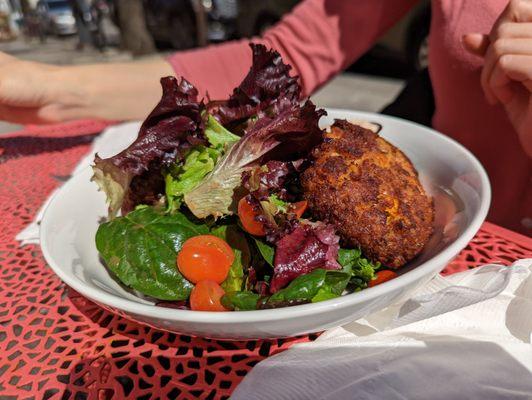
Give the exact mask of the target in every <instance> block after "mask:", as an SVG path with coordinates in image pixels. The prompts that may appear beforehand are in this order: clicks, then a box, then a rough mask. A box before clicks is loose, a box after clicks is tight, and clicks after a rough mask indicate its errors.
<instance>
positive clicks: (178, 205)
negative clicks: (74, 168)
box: [93, 45, 390, 311]
mask: <svg viewBox="0 0 532 400" xmlns="http://www.w3.org/2000/svg"><path fill="white" fill-rule="evenodd" d="M252 51H253V65H252V67H251V69H250V71H249V73H248V75H247V76H246V77H245V79H244V80H243V82H242V83H241V84H240V85H239V86H238V87H237V88H236V89H235V90H234V92H233V94H232V95H231V96H230V97H229V99H227V100H224V101H207V102H205V101H200V100H198V92H197V90H196V89H195V88H194V87H193V86H192V85H191V84H190V83H189V82H187V81H186V80H185V79H180V80H177V79H176V78H173V77H166V78H163V79H162V80H161V84H162V87H163V95H162V99H161V101H160V102H159V104H158V105H157V106H156V107H155V109H154V110H153V111H152V112H151V113H150V115H149V116H148V117H147V119H146V120H145V121H144V123H143V124H142V126H141V128H140V131H139V135H138V138H137V139H136V141H135V142H134V143H133V144H132V145H131V146H130V147H128V148H127V149H125V150H124V151H122V152H121V153H119V154H117V155H116V156H114V157H111V158H107V159H101V158H99V157H98V156H96V159H95V163H94V167H93V169H94V177H93V180H94V181H96V182H97V183H98V185H99V186H100V188H101V189H102V190H103V191H104V192H105V193H106V195H107V198H108V203H109V219H108V220H107V222H104V223H102V224H101V225H100V226H99V229H98V232H97V234H96V246H97V248H98V251H99V252H100V255H101V257H102V259H103V261H104V262H105V264H106V266H107V268H108V269H109V270H110V271H111V272H112V273H113V274H114V275H115V276H116V278H117V279H118V280H119V281H120V282H122V284H123V285H125V286H126V287H128V288H131V289H133V290H135V291H137V292H139V293H141V294H142V295H144V296H148V297H150V298H154V299H157V300H158V303H159V304H161V305H165V306H169V307H175V308H183V309H192V310H202V311H229V310H235V311H241V310H256V309H265V308H275V307H284V306H289V305H295V304H303V303H311V302H318V301H323V300H327V299H331V298H335V297H338V296H340V295H342V294H343V293H345V292H346V291H347V292H353V291H359V290H362V289H365V288H366V287H368V286H370V285H373V284H375V283H378V282H380V281H381V280H383V279H387V278H385V275H384V274H383V276H382V277H380V278H379V279H376V277H377V275H378V274H379V271H380V269H381V266H380V265H379V264H378V263H377V264H375V263H372V262H370V261H369V260H367V259H366V258H364V257H363V255H362V254H361V252H360V250H359V249H348V248H341V247H340V240H339V237H338V236H337V235H336V233H335V229H334V227H333V226H331V225H329V224H327V223H325V222H322V221H317V220H315V219H314V218H313V217H312V214H311V213H310V211H309V210H308V209H307V203H306V201H305V200H304V199H303V197H302V194H301V189H300V187H299V184H298V177H299V174H300V173H301V171H303V170H304V169H305V167H306V165H308V162H309V154H310V152H311V150H312V149H313V148H314V147H315V146H317V145H319V144H320V143H321V142H322V141H323V133H322V131H321V129H320V128H319V126H318V121H319V119H320V117H321V116H323V115H324V114H325V112H324V111H323V110H318V109H316V107H315V106H314V105H313V104H312V102H311V101H310V100H307V101H306V102H305V103H304V104H302V105H301V104H300V101H299V98H300V93H301V89H300V87H299V85H298V83H297V78H295V77H291V76H290V75H289V70H290V67H289V66H288V65H286V64H284V63H283V62H282V60H281V58H280V56H279V54H278V53H277V52H275V51H271V50H267V49H266V48H265V47H264V46H262V45H252ZM384 272H390V271H384Z"/></svg>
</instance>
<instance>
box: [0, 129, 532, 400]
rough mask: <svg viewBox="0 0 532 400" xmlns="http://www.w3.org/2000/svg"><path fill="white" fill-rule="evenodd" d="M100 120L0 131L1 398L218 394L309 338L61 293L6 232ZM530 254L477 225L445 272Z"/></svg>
mask: <svg viewBox="0 0 532 400" xmlns="http://www.w3.org/2000/svg"><path fill="white" fill-rule="evenodd" d="M104 127H105V125H104V124H103V123H95V122H76V123H72V124H68V125H57V126H48V127H41V128H38V127H30V128H28V129H26V130H25V131H21V132H18V133H16V134H13V135H9V136H2V137H0V207H1V212H2V218H1V220H0V265H1V269H0V354H1V356H0V398H6V399H7V398H9V399H33V398H35V399H43V398H44V399H89V398H91V399H92V398H98V399H106V398H117V399H120V398H125V397H127V398H133V399H159V398H160V399H166V398H170V399H173V398H177V397H179V398H200V399H218V398H227V397H229V395H230V393H231V392H232V391H233V390H234V389H235V387H236V385H237V384H238V383H239V382H240V381H241V379H242V378H243V377H244V376H245V375H246V373H247V372H248V371H249V370H250V369H251V368H252V367H253V366H254V365H255V364H256V363H257V362H259V361H260V360H261V359H263V358H265V357H267V356H269V355H272V354H275V353H277V352H280V351H282V350H284V349H286V348H288V347H289V346H291V345H292V344H294V343H297V342H301V341H308V340H312V339H313V338H314V337H315V336H310V337H308V336H307V337H301V338H292V339H283V340H264V341H246V342H223V341H216V340H207V339H200V338H191V337H189V336H184V335H176V334H172V333H167V332H163V331H158V330H155V329H152V328H148V327H145V326H143V325H139V324H137V323H134V322H131V321H128V320H126V319H124V318H122V317H118V316H115V315H113V314H110V313H108V312H107V311H104V310H102V309H101V308H99V307H98V306H96V305H94V304H93V303H91V302H90V301H88V300H86V299H85V298H83V297H81V296H80V295H78V294H77V293H75V292H74V291H72V290H70V289H68V287H66V286H65V285H64V284H63V283H62V282H61V281H60V280H59V278H57V277H56V276H55V275H54V274H53V272H52V271H51V269H49V268H48V267H47V266H46V263H45V262H44V259H43V257H42V254H41V252H40V249H39V246H36V245H28V246H24V247H21V246H20V245H19V244H18V242H17V241H16V240H15V239H14V237H15V235H16V234H17V233H18V232H19V231H20V230H21V229H22V228H23V227H24V226H26V225H27V224H28V223H29V222H30V221H31V220H32V219H33V217H34V215H35V213H36V211H37V210H38V209H39V207H40V206H41V205H42V203H43V202H44V200H45V199H46V197H47V196H48V195H49V194H50V192H51V191H52V190H53V189H54V188H56V187H58V186H59V185H60V183H61V181H62V180H64V178H65V177H67V176H68V175H69V174H70V172H71V170H72V169H73V168H74V167H75V165H76V163H77V162H78V160H79V159H80V158H81V157H82V156H83V155H84V154H85V153H86V152H87V151H88V149H89V146H90V142H91V141H92V139H93V138H94V137H95V135H96V133H97V132H99V131H101V130H102V129H103V128H104ZM531 255H532V240H530V239H528V238H525V237H524V236H521V235H518V234H516V233H513V232H510V231H507V230H505V229H502V228H499V227H497V226H495V225H492V224H489V223H486V224H484V225H483V227H482V229H481V230H480V231H479V233H478V234H477V235H476V236H475V238H474V239H473V240H472V241H471V242H470V244H469V246H468V247H467V248H466V249H465V250H464V251H462V253H461V254H460V255H459V256H458V258H457V259H456V260H455V261H453V262H452V263H451V264H450V265H449V266H448V267H447V269H446V270H445V271H444V273H453V272H457V271H460V270H463V269H466V268H470V267H475V266H478V265H480V264H483V263H488V262H497V263H502V264H506V265H507V264H510V263H512V262H513V261H514V260H515V259H518V258H524V257H530V256H531Z"/></svg>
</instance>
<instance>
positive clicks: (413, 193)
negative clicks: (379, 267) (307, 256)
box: [301, 120, 434, 268]
mask: <svg viewBox="0 0 532 400" xmlns="http://www.w3.org/2000/svg"><path fill="white" fill-rule="evenodd" d="M312 160H313V162H312V165H311V166H310V167H309V168H307V169H306V170H305V171H304V172H303V174H302V176H301V183H302V187H303V193H304V197H305V199H306V200H307V201H308V204H309V209H310V211H311V212H312V214H313V216H314V217H315V218H316V219H319V220H323V221H327V222H329V223H331V224H333V225H334V226H335V227H336V230H337V232H338V234H339V235H340V237H341V239H342V241H343V243H344V244H345V245H347V246H353V247H357V246H359V247H360V248H361V249H362V251H363V253H364V254H365V255H366V256H367V257H368V258H370V259H371V260H372V261H379V262H381V263H382V264H384V265H386V266H388V267H392V268H397V267H400V266H402V265H404V264H405V263H406V262H408V261H409V260H411V259H412V258H414V257H415V256H416V255H417V254H418V253H419V252H420V251H421V249H423V246H424V245H425V244H426V243H427V241H428V239H429V237H430V235H431V233H432V222H433V219H434V206H433V203H432V198H430V197H429V196H427V194H426V193H425V191H424V190H423V187H422V186H421V183H420V182H419V179H418V174H417V171H416V169H415V168H414V166H413V165H412V163H411V162H410V160H409V159H408V158H407V157H406V156H405V155H404V154H403V153H402V152H401V151H400V150H399V149H397V148H396V147H395V146H393V145H392V144H390V143H388V142H387V141H386V140H384V139H383V138H381V137H380V136H379V135H377V134H376V133H374V132H372V131H370V130H368V129H365V128H363V127H361V126H358V125H353V124H351V123H349V122H347V121H345V120H336V121H335V123H334V124H333V126H332V127H331V131H330V132H328V133H326V134H325V140H324V142H323V143H322V144H321V145H320V146H318V147H317V148H315V149H314V151H313V154H312Z"/></svg>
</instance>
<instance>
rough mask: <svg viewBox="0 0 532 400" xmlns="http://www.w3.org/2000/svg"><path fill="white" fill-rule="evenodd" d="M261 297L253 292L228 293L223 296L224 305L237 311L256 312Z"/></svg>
mask: <svg viewBox="0 0 532 400" xmlns="http://www.w3.org/2000/svg"><path fill="white" fill-rule="evenodd" d="M259 298H260V295H258V294H257V293H253V292H248V291H246V292H227V293H226V294H224V295H223V296H222V305H223V306H224V307H225V308H227V309H229V310H235V311H247V310H256V309H257V302H258V301H259Z"/></svg>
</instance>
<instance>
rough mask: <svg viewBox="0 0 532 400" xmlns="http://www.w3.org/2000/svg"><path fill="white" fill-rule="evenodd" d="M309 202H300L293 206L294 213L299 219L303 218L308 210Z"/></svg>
mask: <svg viewBox="0 0 532 400" xmlns="http://www.w3.org/2000/svg"><path fill="white" fill-rule="evenodd" d="M307 206H308V202H307V201H306V200H302V201H298V202H297V203H294V204H292V210H293V211H292V212H293V213H294V214H295V215H296V216H297V217H298V218H301V216H302V215H303V213H304V212H305V210H306V209H307Z"/></svg>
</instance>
